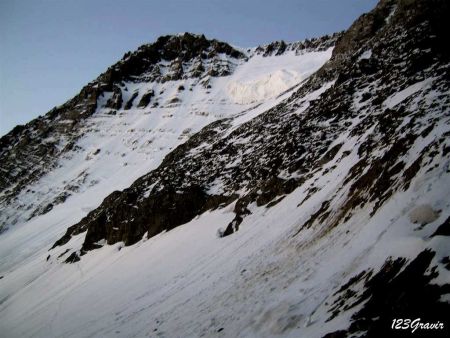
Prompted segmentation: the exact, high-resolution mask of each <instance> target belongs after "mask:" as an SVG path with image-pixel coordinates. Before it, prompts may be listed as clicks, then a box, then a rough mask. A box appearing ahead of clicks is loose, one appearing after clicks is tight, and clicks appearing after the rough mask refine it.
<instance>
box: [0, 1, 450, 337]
mask: <svg viewBox="0 0 450 338" xmlns="http://www.w3.org/2000/svg"><path fill="white" fill-rule="evenodd" d="M449 7H450V6H449V3H448V2H447V1H444V0H433V1H425V0H382V1H380V2H379V4H378V5H377V6H376V7H375V8H374V9H373V10H372V11H371V12H369V13H367V14H364V15H363V16H361V17H360V18H359V19H357V20H356V21H355V22H354V24H353V25H352V26H351V27H350V28H349V29H348V30H347V31H345V32H342V33H337V34H334V35H330V36H324V37H321V38H315V39H310V40H305V41H302V42H294V43H286V42H284V41H277V42H273V43H271V44H269V45H266V46H259V47H256V48H248V49H245V48H237V47H232V46H230V45H228V44H226V43H224V42H219V41H217V40H209V39H207V38H205V37H204V36H202V35H194V34H189V33H184V34H180V35H176V36H165V37H161V38H159V39H158V40H157V41H156V42H155V43H153V44H148V45H144V46H142V47H140V48H139V49H138V50H137V51H135V52H133V53H127V54H125V56H124V57H123V59H122V60H120V61H119V62H118V63H116V64H115V65H113V66H111V67H110V68H108V69H107V70H106V71H105V72H104V73H103V74H101V75H100V76H99V77H98V78H97V79H96V80H94V81H92V82H91V83H89V84H88V85H87V86H85V87H84V88H83V89H82V90H81V92H80V93H79V94H78V95H77V96H76V97H75V98H73V99H72V100H70V101H68V102H67V103H66V104H64V105H62V106H60V107H56V108H55V109H53V110H52V111H50V112H49V113H47V114H46V115H45V116H43V117H40V118H38V119H36V120H33V121H31V122H30V123H28V124H27V125H25V126H19V127H16V128H15V129H14V130H12V131H11V132H10V133H9V134H8V135H6V136H4V137H3V138H2V139H1V141H0V159H1V162H0V163H1V169H2V172H3V176H2V178H1V180H0V187H1V189H2V190H1V193H0V203H1V205H2V213H1V215H0V221H1V224H2V226H3V228H2V229H3V232H2V234H1V235H0V257H2V258H1V261H0V275H1V276H2V278H1V279H0V285H1V288H0V299H1V302H0V318H1V321H0V322H1V324H0V328H1V332H3V333H4V334H6V335H7V336H8V337H9V336H11V337H16V336H34V337H36V336H38V337H40V336H42V337H49V336H50V337H53V336H54V337H60V336H64V337H87V336H107V337H109V336H120V337H128V336H130V337H131V336H151V337H203V336H206V337H212V336H217V337H274V336H281V337H327V338H331V337H353V336H354V337H360V336H364V337H380V336H386V337H396V336H411V335H417V336H436V337H441V336H442V337H445V336H448V334H449V327H450V322H449V321H448V318H447V317H448V315H446V314H448V313H449V310H450V305H449V291H450V284H449V280H450V263H449V262H450V258H449V249H450V244H449V243H450V242H449V239H448V236H449V235H450V230H449V225H450V198H449V196H450V193H449V187H450V138H449V136H450V96H449V95H448V94H449V92H450V76H449V75H450V50H449V47H448V44H447V42H446V40H447V35H446V32H447V31H448V28H449V27H448V19H447V17H448V15H449V14H450V9H449ZM399 320H401V322H399ZM408 320H410V322H408V323H409V324H408V325H407V327H406V326H405V325H406V323H407V321H408ZM414 320H416V321H415V323H419V324H423V325H419V324H418V325H417V326H416V328H415V330H414V332H413V329H414V327H413V325H412V324H411V323H412V321H414ZM417 320H418V321H419V322H417ZM399 323H400V324H399ZM426 323H428V324H427V326H426V325H425V324H426ZM441 324H442V325H441ZM399 325H400V326H402V325H403V326H405V328H403V329H401V330H400V329H398V327H399ZM414 325H415V324H414Z"/></svg>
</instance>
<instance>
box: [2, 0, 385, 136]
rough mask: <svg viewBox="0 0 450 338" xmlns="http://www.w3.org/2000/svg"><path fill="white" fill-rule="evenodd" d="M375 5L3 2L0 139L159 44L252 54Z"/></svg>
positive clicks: (317, 0) (340, 1)
mask: <svg viewBox="0 0 450 338" xmlns="http://www.w3.org/2000/svg"><path fill="white" fill-rule="evenodd" d="M376 3H377V0H296V1H295V0H283V1H281V0H280V1H264V0H196V1H183V0H177V1H175V0H173V1H171V0H147V1H144V0H136V1H132V0H128V1H121V0H74V1H69V0H0V135H3V134H5V133H6V132H8V131H9V130H11V129H12V128H13V127H14V126H15V125H17V124H23V123H26V122H28V121H30V120H31V119H32V118H34V117H37V116H38V115H43V114H45V113H46V112H47V111H49V110H50V109H51V108H53V107H54V106H57V105H60V104H62V103H64V102H65V101H67V100H68V99H69V98H71V97H73V96H74V95H75V94H77V93H78V92H79V90H80V89H81V88H82V86H84V85H85V84H87V83H88V82H89V81H91V80H93V79H94V78H96V77H97V76H98V75H99V74H100V73H101V72H103V71H104V70H105V69H106V68H107V67H108V66H110V65H111V64H113V63H114V62H116V61H118V60H119V59H120V58H121V57H122V56H123V54H124V53H125V52H127V51H129V50H134V49H136V48H137V47H138V46H140V45H141V44H144V43H149V42H152V41H154V40H155V39H156V38H157V37H158V36H160V35H165V34H173V33H180V32H185V31H188V32H192V33H203V34H205V35H206V36H207V37H209V38H217V39H219V40H223V41H226V42H229V43H231V44H234V45H237V46H242V47H251V46H257V45H259V44H264V43H268V42H271V41H274V40H281V39H283V40H285V41H297V40H302V39H304V38H307V37H314V36H320V35H323V34H327V33H333V32H336V31H339V30H343V29H346V28H347V27H348V26H349V25H350V24H351V23H352V22H353V20H355V19H356V18H357V17H358V16H359V15H360V14H362V13H363V12H367V11H369V10H370V9H371V8H373V7H374V6H375V4H376Z"/></svg>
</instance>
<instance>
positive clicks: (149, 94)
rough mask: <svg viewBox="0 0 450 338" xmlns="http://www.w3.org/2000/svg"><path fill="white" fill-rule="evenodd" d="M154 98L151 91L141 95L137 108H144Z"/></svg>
mask: <svg viewBox="0 0 450 338" xmlns="http://www.w3.org/2000/svg"><path fill="white" fill-rule="evenodd" d="M153 96H155V93H154V91H153V90H150V91H148V92H147V93H145V94H144V95H142V98H141V100H140V101H139V103H138V105H137V106H138V108H145V107H147V106H148V104H149V103H150V101H151V99H152V97H153Z"/></svg>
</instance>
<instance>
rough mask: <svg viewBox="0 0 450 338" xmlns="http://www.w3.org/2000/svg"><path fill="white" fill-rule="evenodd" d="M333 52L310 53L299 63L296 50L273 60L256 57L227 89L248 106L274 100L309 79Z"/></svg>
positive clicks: (235, 74) (240, 69)
mask: <svg viewBox="0 0 450 338" xmlns="http://www.w3.org/2000/svg"><path fill="white" fill-rule="evenodd" d="M331 51H332V49H331V48H330V49H328V50H327V51H324V52H313V53H306V54H303V55H302V56H301V62H296V61H295V60H297V59H298V57H299V56H298V55H296V52H295V51H290V52H286V53H285V54H283V55H280V56H278V57H277V58H278V59H277V62H276V63H273V62H272V58H271V57H263V56H262V55H256V56H254V57H252V58H251V59H250V60H249V61H248V68H239V69H237V71H236V72H235V73H234V74H233V75H232V76H231V79H230V80H229V81H228V85H227V90H228V94H229V95H230V97H231V99H232V100H233V101H234V102H236V103H241V104H248V103H252V102H258V101H261V100H264V99H268V98H272V97H274V96H276V95H278V94H280V93H282V92H284V91H285V90H287V89H289V88H290V87H292V86H294V85H296V84H298V83H300V82H301V81H303V80H305V79H306V78H307V77H308V76H310V75H311V74H312V72H314V70H317V69H319V68H320V66H321V65H323V64H324V63H325V61H326V60H328V59H329V58H330V57H331Z"/></svg>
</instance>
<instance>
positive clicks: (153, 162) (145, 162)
mask: <svg viewBox="0 0 450 338" xmlns="http://www.w3.org/2000/svg"><path fill="white" fill-rule="evenodd" d="M252 53H253V52H252ZM251 55H253V56H252V57H250V59H249V61H248V62H241V64H237V65H236V69H235V72H234V73H233V74H232V75H230V76H226V77H217V78H214V77H211V78H209V79H208V86H206V85H204V84H202V83H199V81H198V79H187V80H179V81H168V82H164V83H156V82H154V83H152V82H150V83H131V82H128V83H124V85H123V87H122V88H121V90H122V97H123V102H124V103H123V106H124V105H125V103H126V102H128V100H129V99H130V98H131V96H132V95H133V93H138V96H137V97H136V98H135V100H134V101H133V105H132V107H131V108H130V109H128V110H124V109H120V110H118V111H117V113H116V114H115V115H111V113H110V112H111V109H109V108H105V107H104V106H105V103H106V102H107V100H108V99H109V98H110V96H111V95H109V96H108V94H106V95H104V96H103V97H100V99H99V100H98V106H99V108H98V109H97V111H96V112H95V113H94V114H93V115H92V117H90V118H89V119H88V120H87V121H86V123H85V125H84V127H83V129H82V130H81V134H82V136H81V138H79V139H78V141H77V143H76V145H75V146H74V150H73V151H71V152H69V153H68V154H66V155H65V158H63V159H61V160H60V161H59V163H58V167H57V168H56V169H54V170H53V171H51V172H50V173H48V174H47V175H45V176H44V177H42V178H41V179H40V180H38V181H37V182H35V183H33V184H32V185H30V186H29V187H28V189H26V190H25V191H22V192H21V193H20V194H19V195H18V197H17V200H16V202H15V203H14V204H12V205H10V206H7V207H5V208H4V210H2V215H0V217H2V218H3V219H6V218H7V217H8V216H10V217H11V219H14V218H18V221H17V224H15V225H13V226H11V232H15V231H28V230H26V229H23V230H20V229H21V228H22V227H24V226H25V227H27V228H29V227H30V226H32V227H33V228H35V229H36V230H35V231H37V232H40V231H41V230H38V229H42V228H41V227H40V225H37V226H35V225H33V224H35V223H34V222H35V221H36V222H37V224H48V221H47V217H53V214H55V215H58V214H60V213H61V214H63V215H64V216H62V217H63V219H62V220H61V224H60V225H59V226H58V229H59V232H60V233H61V232H63V231H64V229H65V228H67V226H69V225H71V224H73V223H75V222H77V221H78V220H80V219H81V217H82V216H85V215H86V214H87V213H88V212H89V211H90V210H92V209H94V208H95V207H97V206H98V205H99V204H100V202H101V201H102V199H103V198H104V197H106V196H107V195H108V194H110V193H111V192H113V191H114V190H121V189H124V188H126V187H128V186H129V185H130V184H131V183H132V182H134V181H135V180H136V179H137V178H138V177H140V176H142V175H144V174H145V173H147V172H149V171H150V170H152V169H154V168H156V167H157V166H158V165H159V164H160V163H161V161H162V159H163V158H164V156H165V155H167V154H168V153H169V152H170V151H171V150H173V149H174V148H175V147H176V146H178V145H179V144H181V143H183V142H185V141H186V140H187V139H188V138H189V137H190V136H191V135H192V134H194V133H196V132H198V131H199V130H200V129H201V128H203V127H205V126H206V125H208V124H210V123H211V122H213V121H215V120H217V119H221V118H224V117H233V116H236V115H239V116H240V120H238V121H241V122H245V120H246V119H245V116H247V117H248V118H253V117H254V116H257V115H258V114H260V113H262V112H263V111H265V110H267V109H269V108H270V107H272V106H274V105H276V104H277V103H278V102H280V101H281V100H283V99H285V98H286V97H287V96H288V95H289V93H286V94H284V96H281V97H266V96H264V97H261V98H259V101H258V102H256V103H255V102H254V98H253V96H252V95H253V94H252V93H251V92H249V93H247V94H248V95H249V96H248V97H245V96H243V95H242V94H241V98H242V100H243V102H245V103H242V102H240V103H236V102H235V101H234V100H233V98H232V97H230V96H229V94H228V89H227V88H228V86H229V85H230V84H231V83H234V82H236V81H238V80H240V79H241V80H242V79H245V78H248V79H252V78H255V77H258V76H263V77H270V76H271V74H273V73H277V72H285V71H287V70H289V72H301V74H302V79H304V78H305V77H307V76H308V75H310V74H312V73H313V72H315V71H316V70H317V69H318V68H319V67H320V66H321V65H322V64H323V63H325V62H326V61H327V60H328V59H329V58H330V57H331V48H330V49H329V50H328V51H326V52H310V53H303V54H300V55H296V54H295V53H294V52H289V53H288V54H287V55H280V56H270V57H262V56H260V55H258V54H251ZM224 58H226V57H225V56H224ZM269 65H270V67H269ZM291 80H292V79H291ZM291 80H290V83H289V86H292V85H295V84H299V83H300V80H299V81H298V82H294V81H291ZM269 82H270V81H269ZM270 86H271V89H270V90H271V91H274V92H276V93H281V92H282V91H285V90H286V84H285V83H284V82H281V83H278V82H277V83H273V82H271V83H270ZM277 86H278V87H277ZM149 90H153V91H154V93H155V99H154V101H152V102H151V103H150V104H149V105H148V107H147V108H138V107H137V104H138V102H139V101H140V99H141V98H142V96H143V95H144V94H145V93H147V92H148V91H149ZM271 96H272V95H271ZM155 102H157V103H158V105H157V106H156V107H155V106H154V105H155ZM239 123H240V122H239ZM61 195H67V196H68V197H67V199H66V200H65V203H63V204H58V205H55V206H54V207H53V209H52V210H51V211H50V212H49V213H47V214H45V215H43V216H39V217H38V219H37V220H34V219H32V220H31V222H27V219H28V218H29V217H30V216H31V214H32V211H33V210H34V208H35V207H36V205H41V206H42V207H45V206H46V205H48V204H50V203H53V201H54V200H55V199H57V198H58V196H61ZM66 203H67V204H66ZM53 204H54V203H53ZM67 205H70V206H71V207H70V208H67ZM18 211H20V212H18ZM55 231H58V230H56V229H55ZM10 235H12V234H10ZM1 237H2V238H0V241H3V239H4V238H3V237H4V236H1ZM5 243H6V242H5ZM8 243H11V241H8ZM8 243H6V244H5V245H2V247H5V250H7V249H6V248H8V247H9V245H13V244H8ZM50 244H51V240H49V242H48V243H47V245H50ZM25 246H26V249H24V250H25V251H27V252H33V251H34V250H33V249H32V248H35V249H36V248H38V247H40V244H35V243H33V242H32V243H28V244H26V245H25ZM0 250H1V249H0ZM21 250H22V249H21V248H20V247H16V248H15V249H14V258H12V260H9V259H8V260H7V259H4V260H2V262H1V263H0V264H6V265H8V266H11V265H12V264H14V262H16V261H19V260H20V259H21V257H22V256H21V255H18V252H20V251H21ZM7 252H9V251H7ZM2 256H3V254H2Z"/></svg>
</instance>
